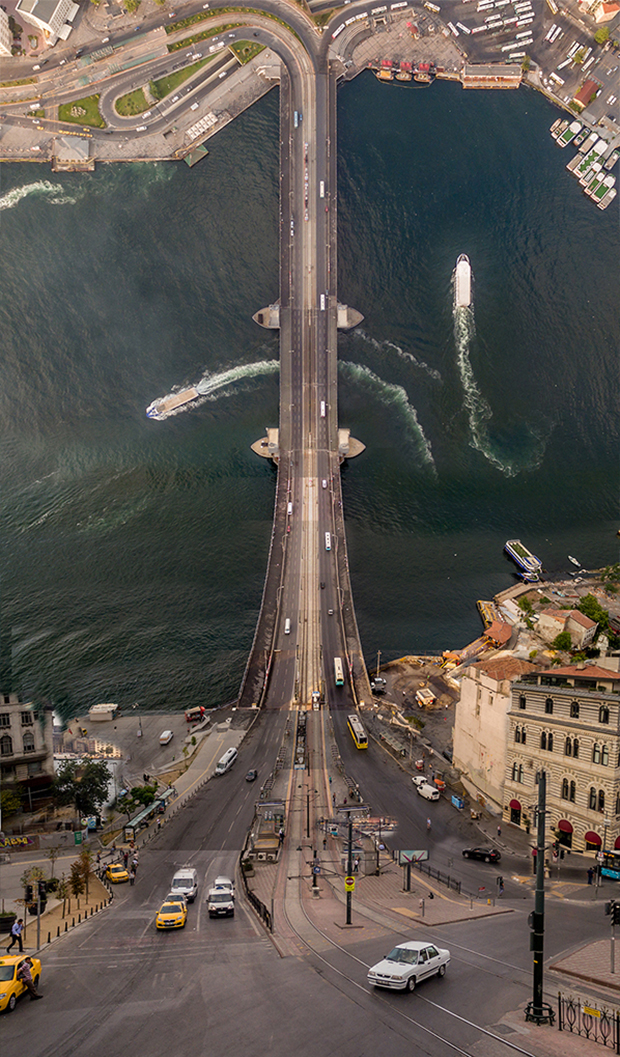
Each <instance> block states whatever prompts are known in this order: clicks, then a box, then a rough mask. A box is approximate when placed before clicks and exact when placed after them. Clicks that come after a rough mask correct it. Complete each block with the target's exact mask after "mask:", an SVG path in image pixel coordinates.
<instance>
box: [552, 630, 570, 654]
mask: <svg viewBox="0 0 620 1057" xmlns="http://www.w3.org/2000/svg"><path fill="white" fill-rule="evenodd" d="M551 645H552V646H553V649H554V650H570V648H571V646H572V645H573V640H572V639H571V637H570V631H561V632H560V634H559V635H556V637H555V638H554V640H553V642H552V643H551Z"/></svg>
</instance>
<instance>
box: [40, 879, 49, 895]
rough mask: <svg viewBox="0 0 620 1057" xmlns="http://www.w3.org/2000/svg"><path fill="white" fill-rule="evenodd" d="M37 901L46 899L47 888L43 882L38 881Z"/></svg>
mask: <svg viewBox="0 0 620 1057" xmlns="http://www.w3.org/2000/svg"><path fill="white" fill-rule="evenodd" d="M39 899H47V886H46V884H45V881H39Z"/></svg>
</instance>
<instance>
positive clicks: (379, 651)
mask: <svg viewBox="0 0 620 1057" xmlns="http://www.w3.org/2000/svg"><path fill="white" fill-rule="evenodd" d="M380 671H381V650H377V675H379V673H380Z"/></svg>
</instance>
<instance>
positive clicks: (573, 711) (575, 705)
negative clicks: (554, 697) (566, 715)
mask: <svg viewBox="0 0 620 1057" xmlns="http://www.w3.org/2000/svg"><path fill="white" fill-rule="evenodd" d="M570 715H571V719H579V702H578V701H571V703H570Z"/></svg>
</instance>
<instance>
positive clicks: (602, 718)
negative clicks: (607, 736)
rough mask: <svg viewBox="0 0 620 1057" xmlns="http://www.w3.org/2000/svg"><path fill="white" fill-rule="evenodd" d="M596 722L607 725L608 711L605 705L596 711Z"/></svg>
mask: <svg viewBox="0 0 620 1057" xmlns="http://www.w3.org/2000/svg"><path fill="white" fill-rule="evenodd" d="M598 721H599V723H609V709H608V708H607V705H601V707H600V708H599V710H598Z"/></svg>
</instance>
